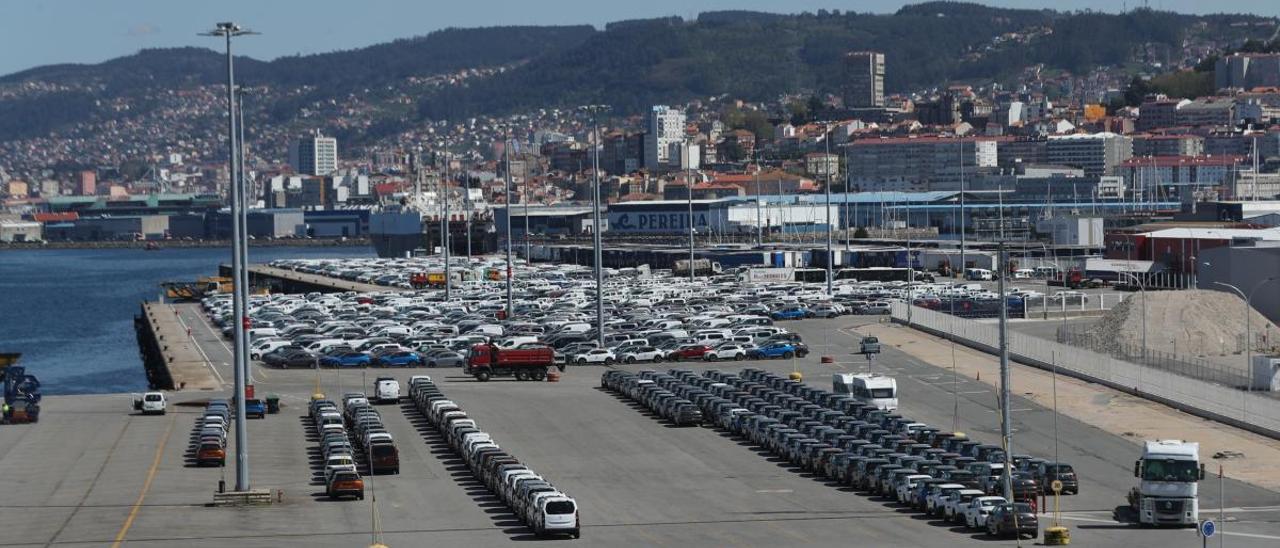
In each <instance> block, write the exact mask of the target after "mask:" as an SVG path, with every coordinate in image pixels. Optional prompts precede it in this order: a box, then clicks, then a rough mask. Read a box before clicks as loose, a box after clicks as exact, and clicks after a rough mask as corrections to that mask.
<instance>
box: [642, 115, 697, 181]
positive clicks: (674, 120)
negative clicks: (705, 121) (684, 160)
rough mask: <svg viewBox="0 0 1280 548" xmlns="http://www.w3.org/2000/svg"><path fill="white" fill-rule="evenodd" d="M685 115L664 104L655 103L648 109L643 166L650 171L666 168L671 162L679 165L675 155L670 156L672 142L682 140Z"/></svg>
mask: <svg viewBox="0 0 1280 548" xmlns="http://www.w3.org/2000/svg"><path fill="white" fill-rule="evenodd" d="M686 120H687V119H686V117H685V114H684V111H682V110H678V109H674V108H670V107H668V106H666V105H655V106H654V107H653V108H651V109H649V113H648V117H647V119H646V121H645V122H646V123H645V127H646V130H645V136H644V139H645V142H644V166H645V167H646V168H648V169H649V170H650V171H660V170H663V169H667V168H669V167H671V166H672V164H675V165H679V162H678V160H679V159H680V158H679V156H678V155H677V157H676V158H674V160H676V161H672V160H673V158H672V157H671V151H672V146H671V145H673V144H676V143H681V142H684V140H685V123H686Z"/></svg>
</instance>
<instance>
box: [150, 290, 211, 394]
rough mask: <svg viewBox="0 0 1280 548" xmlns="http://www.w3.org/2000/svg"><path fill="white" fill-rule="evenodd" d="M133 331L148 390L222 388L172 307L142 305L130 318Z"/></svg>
mask: <svg viewBox="0 0 1280 548" xmlns="http://www.w3.org/2000/svg"><path fill="white" fill-rule="evenodd" d="M134 328H135V329H136V330H137V332H138V348H139V352H140V353H141V354H142V360H143V366H144V368H145V369H146V373H147V381H148V382H149V383H150V384H151V387H152V388H155V389H159V390H216V389H218V388H221V387H222V384H223V383H222V381H221V379H220V377H219V373H218V371H217V370H216V369H214V368H213V365H212V364H211V363H210V362H209V359H208V356H207V355H206V354H205V353H204V350H202V349H201V348H200V346H199V345H198V344H196V341H195V339H193V338H192V336H191V330H190V329H189V326H188V325H187V324H186V323H184V322H183V320H182V319H181V318H179V317H178V314H177V312H176V311H175V309H174V305H171V304H165V303H155V302H148V303H142V312H141V314H140V315H138V316H136V317H134Z"/></svg>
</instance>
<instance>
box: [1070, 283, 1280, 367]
mask: <svg viewBox="0 0 1280 548" xmlns="http://www.w3.org/2000/svg"><path fill="white" fill-rule="evenodd" d="M1146 298H1147V299H1148V300H1147V303H1146V321H1147V347H1148V348H1150V349H1152V350H1158V351H1160V352H1166V353H1171V354H1177V355H1183V356H1220V355H1227V354H1234V353H1236V352H1238V351H1242V350H1243V347H1241V346H1240V341H1241V340H1242V337H1243V335H1244V332H1245V319H1244V300H1243V299H1241V298H1240V297H1239V296H1238V295H1235V294H1234V293H1226V292H1222V291H1209V290H1204V289H1193V290H1188V291H1153V292H1150V293H1147V294H1146ZM1249 313H1250V314H1251V315H1252V319H1251V320H1250V321H1251V322H1252V325H1251V329H1252V330H1253V333H1254V336H1255V337H1257V336H1262V335H1264V334H1265V335H1267V336H1268V340H1274V339H1275V338H1276V337H1277V336H1280V332H1277V330H1276V326H1275V325H1273V324H1272V323H1271V321H1270V320H1268V319H1267V318H1266V317H1265V316H1263V315H1262V314H1259V313H1258V311H1257V310H1250V311H1249ZM1142 317H1143V294H1142V293H1140V292H1139V293H1134V294H1133V295H1131V296H1130V297H1129V298H1127V299H1125V300H1124V302H1121V303H1120V304H1119V305H1117V306H1115V307H1114V308H1112V309H1111V310H1109V311H1107V314H1106V315H1105V316H1103V317H1102V319H1101V320H1100V321H1098V322H1097V323H1096V324H1094V326H1093V327H1092V328H1090V329H1089V331H1088V333H1089V334H1090V335H1091V336H1092V337H1093V339H1094V340H1095V341H1096V344H1097V349H1098V350H1100V351H1104V352H1114V351H1116V350H1118V349H1119V348H1120V347H1121V346H1122V345H1126V346H1128V347H1129V348H1131V349H1134V350H1135V351H1136V350H1137V349H1140V348H1142Z"/></svg>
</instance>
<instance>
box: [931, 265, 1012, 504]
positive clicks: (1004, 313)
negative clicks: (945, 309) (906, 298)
mask: <svg viewBox="0 0 1280 548" xmlns="http://www.w3.org/2000/svg"><path fill="white" fill-rule="evenodd" d="M997 253H998V254H999V255H998V256H999V259H1000V272H1001V273H1002V275H1001V276H999V277H998V278H997V280H999V282H998V283H999V288H998V289H997V290H996V291H997V293H999V294H1000V440H1001V442H1003V443H1001V445H1002V446H1004V477H1003V478H1002V479H1003V483H1004V498H1005V500H1009V501H1012V500H1013V475H1012V474H1011V473H1010V469H1009V464H1010V463H1009V459H1010V454H1011V453H1012V452H1013V429H1012V428H1011V425H1010V424H1009V421H1010V417H1009V336H1008V332H1009V301H1008V299H1007V298H1005V295H1004V278H1005V277H1004V275H1003V272H1004V271H1006V270H1008V268H1007V267H1006V266H1005V263H1006V261H1008V256H1007V255H1006V254H1005V249H1004V241H1001V242H1000V246H999V249H998V251H997ZM907 306H908V307H910V306H911V305H910V304H908V305H907ZM909 309H910V308H908V310H909Z"/></svg>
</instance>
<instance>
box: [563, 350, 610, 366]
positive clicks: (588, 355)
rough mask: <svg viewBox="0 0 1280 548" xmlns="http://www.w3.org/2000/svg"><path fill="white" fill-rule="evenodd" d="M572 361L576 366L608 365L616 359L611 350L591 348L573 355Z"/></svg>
mask: <svg viewBox="0 0 1280 548" xmlns="http://www.w3.org/2000/svg"><path fill="white" fill-rule="evenodd" d="M573 361H574V363H578V364H587V363H603V364H606V365H608V364H612V363H613V362H616V361H618V357H617V356H615V355H614V354H613V351H612V350H609V349H607V348H592V349H591V350H588V351H586V352H582V353H580V354H577V355H575V356H574V357H573Z"/></svg>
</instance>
